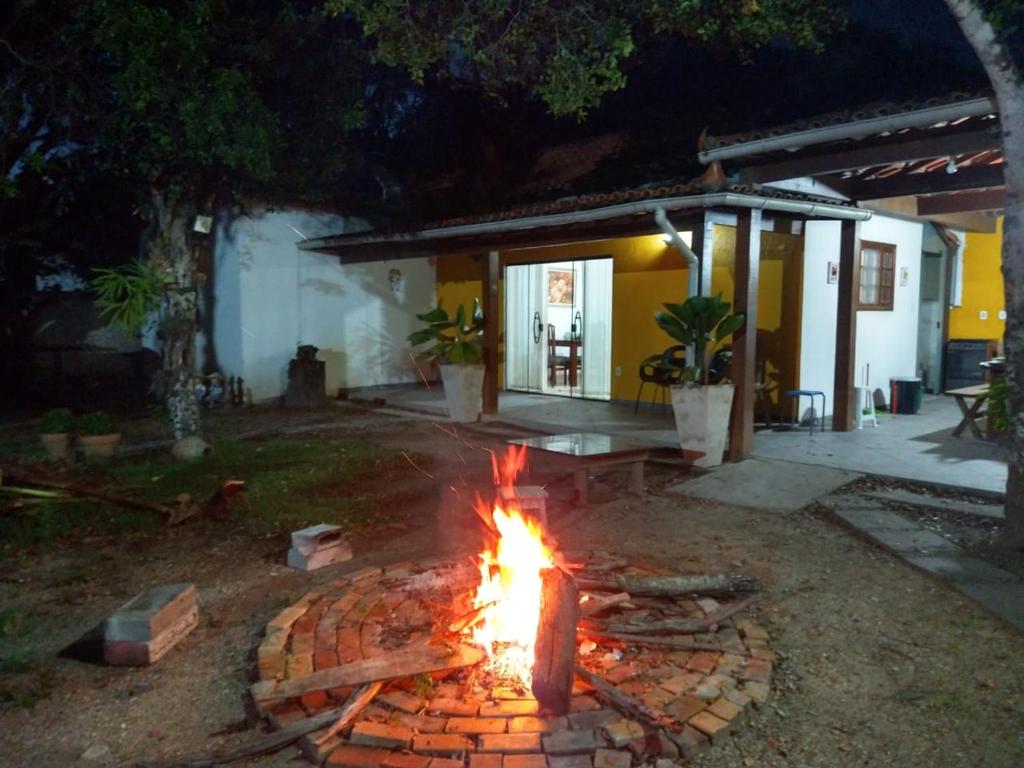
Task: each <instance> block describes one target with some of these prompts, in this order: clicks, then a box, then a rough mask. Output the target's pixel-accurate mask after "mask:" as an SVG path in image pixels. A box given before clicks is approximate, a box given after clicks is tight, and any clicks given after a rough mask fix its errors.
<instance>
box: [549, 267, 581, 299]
mask: <svg viewBox="0 0 1024 768" xmlns="http://www.w3.org/2000/svg"><path fill="white" fill-rule="evenodd" d="M574 277H575V275H574V274H573V270H571V269H549V270H548V304H553V305H555V306H572V297H573V278H574Z"/></svg>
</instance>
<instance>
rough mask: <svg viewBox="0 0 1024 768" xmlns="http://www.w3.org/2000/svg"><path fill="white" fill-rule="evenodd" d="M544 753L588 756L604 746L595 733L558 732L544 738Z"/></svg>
mask: <svg viewBox="0 0 1024 768" xmlns="http://www.w3.org/2000/svg"><path fill="white" fill-rule="evenodd" d="M543 741H544V751H545V752H547V753H548V754H549V755H579V754H589V753H592V752H593V751H594V750H595V749H598V748H600V747H603V746H604V745H605V742H604V739H603V738H601V737H600V736H599V735H598V734H597V732H596V731H559V732H558V733H553V734H551V735H550V736H545V737H544V740H543Z"/></svg>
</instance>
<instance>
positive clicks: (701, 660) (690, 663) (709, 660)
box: [686, 651, 718, 675]
mask: <svg viewBox="0 0 1024 768" xmlns="http://www.w3.org/2000/svg"><path fill="white" fill-rule="evenodd" d="M716 664H718V654H717V653H709V652H707V651H700V652H698V653H695V654H693V655H692V656H691V657H690V658H689V659H688V660H687V662H686V668H687V669H689V670H691V671H692V672H702V673H703V674H705V675H710V674H711V673H712V672H713V671H714V669H715V665H716Z"/></svg>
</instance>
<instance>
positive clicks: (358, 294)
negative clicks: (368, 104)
mask: <svg viewBox="0 0 1024 768" xmlns="http://www.w3.org/2000/svg"><path fill="white" fill-rule="evenodd" d="M363 228H365V225H364V224H363V223H362V222H361V221H358V220H352V219H345V218H343V217H341V216H336V215H333V214H325V213H317V212H310V211H303V210H266V211H256V212H248V213H247V214H246V215H245V216H241V217H237V218H235V219H233V220H232V221H229V222H225V223H224V225H223V227H222V228H220V229H219V230H218V234H217V239H216V251H215V257H214V259H215V268H214V269H215V274H216V275H217V276H218V277H220V276H221V275H223V281H222V282H221V283H219V284H218V286H217V289H216V295H217V301H216V308H215V322H214V333H213V335H214V338H215V341H216V349H217V358H218V361H219V363H220V366H221V369H222V370H223V371H224V373H225V375H232V374H235V375H237V374H239V373H240V374H241V376H242V377H243V378H244V379H245V386H246V389H247V390H248V391H249V392H250V394H251V397H252V399H253V400H254V401H256V402H259V401H263V400H267V399H271V398H275V397H278V396H280V395H281V394H283V393H284V391H285V387H286V383H287V369H288V361H289V360H291V359H292V358H293V357H294V356H295V349H296V347H297V346H298V345H299V344H313V345H315V346H317V347H319V348H320V353H319V357H320V359H321V360H324V361H325V362H326V363H327V366H326V368H327V392H328V395H333V394H334V393H335V392H336V391H337V389H338V388H339V387H346V388H347V387H361V386H370V385H375V384H391V383H403V382H410V381H415V380H416V377H417V375H416V372H415V369H414V368H413V366H412V363H411V360H410V358H409V355H408V351H409V350H408V344H407V343H406V342H405V337H406V336H407V335H408V334H409V333H410V332H411V331H412V330H414V329H415V328H417V327H418V325H419V321H417V320H416V318H415V313H417V312H424V311H426V310H427V309H428V308H429V307H431V306H433V304H434V303H435V300H436V278H435V269H434V265H433V264H432V263H431V262H430V261H429V260H428V259H426V258H422V259H402V260H396V261H385V262H374V263H369V264H357V265H346V266H342V265H341V264H340V263H339V261H338V259H337V257H335V256H330V255H326V254H317V253H309V252H306V251H302V250H300V249H299V248H298V245H297V243H298V241H299V239H300V237H299V235H297V234H296V230H297V231H298V232H301V233H302V235H304V236H306V237H309V238H313V237H320V236H324V235H329V234H339V233H342V232H345V231H346V230H349V231H351V230H354V229H363ZM392 270H398V273H397V274H392V273H391V272H392ZM235 297H237V300H236V298H235Z"/></svg>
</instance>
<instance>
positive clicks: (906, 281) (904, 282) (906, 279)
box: [900, 267, 910, 288]
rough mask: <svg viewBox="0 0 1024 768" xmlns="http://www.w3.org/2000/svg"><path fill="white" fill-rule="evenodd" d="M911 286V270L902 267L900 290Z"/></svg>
mask: <svg viewBox="0 0 1024 768" xmlns="http://www.w3.org/2000/svg"><path fill="white" fill-rule="evenodd" d="M908 285H910V270H909V269H908V268H907V267H900V288H906V287H907V286H908Z"/></svg>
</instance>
